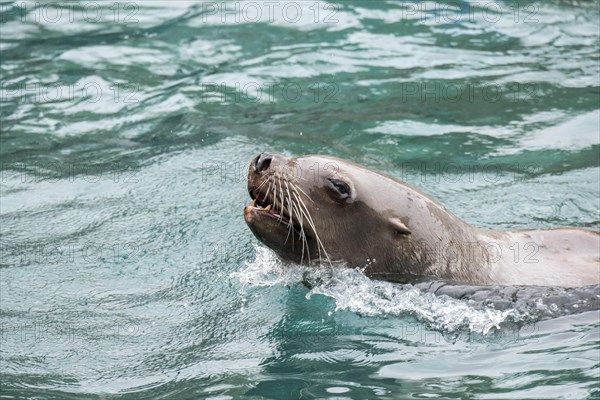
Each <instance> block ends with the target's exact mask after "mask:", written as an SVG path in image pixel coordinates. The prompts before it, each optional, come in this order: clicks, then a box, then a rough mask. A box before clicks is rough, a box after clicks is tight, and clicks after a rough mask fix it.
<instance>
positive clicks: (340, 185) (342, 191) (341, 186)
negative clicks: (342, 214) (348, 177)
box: [329, 178, 350, 199]
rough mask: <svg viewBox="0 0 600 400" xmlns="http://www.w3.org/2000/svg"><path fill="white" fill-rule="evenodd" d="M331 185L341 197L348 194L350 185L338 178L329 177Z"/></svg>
mask: <svg viewBox="0 0 600 400" xmlns="http://www.w3.org/2000/svg"><path fill="white" fill-rule="evenodd" d="M329 182H330V183H331V186H332V187H333V188H334V189H335V190H336V191H337V192H338V194H339V195H340V197H341V198H342V199H345V198H347V197H349V196H350V186H348V184H347V183H346V182H344V181H342V180H340V179H334V178H329Z"/></svg>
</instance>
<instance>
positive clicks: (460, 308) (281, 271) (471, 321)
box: [231, 246, 520, 335]
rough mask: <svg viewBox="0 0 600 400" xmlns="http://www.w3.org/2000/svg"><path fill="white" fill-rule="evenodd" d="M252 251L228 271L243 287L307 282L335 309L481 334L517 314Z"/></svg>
mask: <svg viewBox="0 0 600 400" xmlns="http://www.w3.org/2000/svg"><path fill="white" fill-rule="evenodd" d="M255 251H256V258H255V259H254V260H253V261H252V262H247V263H246V266H245V268H244V269H242V270H241V271H239V272H235V273H232V274H231V277H232V278H234V279H237V280H238V281H239V282H240V283H241V284H242V288H243V289H245V288H246V287H265V286H274V285H296V284H298V283H300V282H303V281H304V282H309V283H310V284H311V285H312V289H311V290H310V291H309V292H308V293H307V294H306V297H307V298H310V297H311V296H313V295H324V296H327V297H330V298H332V299H333V300H334V301H335V304H336V311H352V312H355V313H358V314H362V315H368V316H389V315H394V316H405V315H411V316H414V317H415V318H417V319H418V320H419V321H421V322H423V323H426V324H427V325H428V326H430V327H431V328H433V329H436V330H441V331H446V332H456V331H459V330H462V329H469V331H471V332H474V333H482V334H484V335H485V334H488V333H489V332H492V331H495V330H498V329H500V325H501V324H502V323H503V322H504V321H517V320H519V319H520V315H519V313H518V312H517V311H515V310H505V311H501V310H496V309H493V308H489V307H480V308H476V307H474V306H472V305H470V304H468V303H467V302H464V301H461V300H457V299H453V298H451V297H448V296H436V295H434V294H432V293H426V292H422V291H421V290H419V289H418V288H415V287H414V286H412V285H408V284H407V285H401V284H397V283H392V282H385V281H376V280H371V279H370V278H368V277H367V276H366V275H365V274H364V273H363V272H362V271H361V270H359V269H350V268H314V267H306V266H298V265H286V264H284V263H283V262H282V261H281V260H279V259H278V258H277V256H276V255H275V254H274V253H273V252H272V251H271V250H269V249H267V248H265V247H262V246H255Z"/></svg>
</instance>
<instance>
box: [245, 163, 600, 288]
mask: <svg viewBox="0 0 600 400" xmlns="http://www.w3.org/2000/svg"><path fill="white" fill-rule="evenodd" d="M248 191H249V193H250V197H251V199H252V205H250V206H246V207H245V208H244V217H245V220H246V223H247V224H248V226H249V227H250V229H251V231H252V232H253V233H254V235H255V236H256V237H257V238H258V239H259V240H260V241H261V242H263V243H264V244H265V245H267V246H268V247H270V248H271V249H273V250H274V251H275V252H276V253H277V254H278V255H279V256H280V257H281V258H283V259H284V260H288V261H293V262H296V263H309V264H323V263H325V264H327V265H345V266H348V267H359V268H363V269H364V272H365V273H366V274H367V275H368V276H370V277H372V278H376V279H385V280H391V281H396V282H402V283H417V282H423V281H428V280H443V281H446V282H450V283H454V284H467V285H535V286H557V287H565V288H568V287H581V286H587V285H594V284H599V283H600V235H599V234H598V233H597V232H592V231H586V230H581V229H574V228H561V229H534V230H519V231H500V230H484V229H479V228H476V227H473V226H471V225H469V224H467V223H465V222H463V221H462V220H460V219H459V218H458V217H456V216H454V215H453V214H452V213H450V212H449V211H448V210H447V209H446V208H444V207H443V206H442V205H440V204H439V203H437V202H436V201H434V200H433V199H431V198H430V197H428V196H426V195H425V194H423V193H422V192H420V191H418V190H417V189H415V188H413V187H411V186H409V185H407V184H406V183H404V182H401V181H399V180H396V179H394V178H391V177H389V176H386V175H383V174H380V173H378V172H375V171H372V170H370V169H368V168H366V167H364V166H361V165H358V164H355V163H352V162H350V161H345V160H342V159H338V158H334V157H329V156H315V155H310V156H304V157H298V158H287V157H284V156H282V155H279V154H274V153H268V152H265V153H262V154H260V155H258V156H257V157H256V158H254V159H253V160H252V161H251V162H250V169H249V172H248Z"/></svg>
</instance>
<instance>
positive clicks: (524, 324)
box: [0, 0, 600, 399]
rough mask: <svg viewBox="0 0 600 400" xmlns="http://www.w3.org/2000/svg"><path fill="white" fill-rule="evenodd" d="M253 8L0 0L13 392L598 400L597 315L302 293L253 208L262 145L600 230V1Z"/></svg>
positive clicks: (5, 297) (529, 222) (501, 212)
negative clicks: (255, 229) (252, 171)
mask: <svg viewBox="0 0 600 400" xmlns="http://www.w3.org/2000/svg"><path fill="white" fill-rule="evenodd" d="M253 4H255V5H256V6H254V5H252V6H248V5H247V3H233V2H231V3H228V6H230V8H229V10H233V13H225V12H223V9H221V3H199V2H186V1H169V2H167V1H148V2H129V3H111V2H106V3H100V4H97V3H93V4H92V3H86V2H82V3H45V2H41V3H40V2H27V1H25V2H5V3H2V5H1V6H2V14H1V18H2V19H1V21H2V24H1V25H0V29H1V40H0V51H1V53H0V54H1V57H0V58H1V60H0V71H1V74H2V75H1V78H2V98H1V101H2V103H1V105H2V107H1V109H0V117H1V140H2V145H1V146H0V154H1V155H2V185H1V196H2V197H1V201H2V202H1V206H2V210H1V211H2V212H1V221H0V222H1V242H2V260H1V261H2V268H1V269H0V274H1V286H0V288H1V292H0V300H1V301H0V319H1V323H2V346H1V352H2V361H1V374H2V394H3V396H4V398H24V397H25V398H44V399H49V398H56V399H59V398H61V399H62V398H74V399H75V398H77V399H81V398H110V397H117V398H119V397H122V398H132V399H133V398H139V399H149V398H181V399H184V398H214V399H227V398H239V397H242V396H248V397H250V398H256V399H260V398H268V399H290V398H338V399H339V398H347V399H365V398H376V397H378V398H388V399H398V398H461V399H465V398H478V399H492V398H493V399H500V398H507V399H508V398H535V399H540V398H573V399H581V398H596V397H598V396H600V387H599V384H598V381H599V378H600V373H599V369H598V368H599V356H598V354H599V352H600V345H599V343H600V321H599V315H598V312H597V311H591V312H586V313H580V314H573V315H568V316H563V317H558V318H550V319H545V320H538V319H536V317H535V313H534V312H533V310H531V311H532V315H529V316H528V317H529V319H527V316H526V315H524V314H522V313H521V314H519V313H517V314H515V313H514V312H511V311H510V310H508V311H501V310H495V309H490V308H485V307H484V308H482V307H476V306H474V305H471V304H468V303H466V302H461V301H459V300H453V299H448V298H436V297H434V296H431V295H428V294H426V293H422V292H420V291H418V290H416V289H414V288H411V287H408V286H400V285H393V284H388V283H385V282H373V281H370V280H368V279H366V278H365V277H364V276H363V275H362V274H360V273H359V272H357V271H352V270H349V271H337V274H334V276H331V275H327V274H326V275H324V276H323V279H324V280H323V284H321V285H317V286H315V287H313V288H310V289H309V288H307V287H306V286H305V285H303V284H302V279H303V270H302V269H301V268H299V267H289V266H285V265H282V264H281V263H280V262H278V261H277V260H276V259H274V258H273V257H272V254H271V253H270V252H269V251H268V250H266V249H265V248H264V247H263V246H261V245H259V244H258V243H257V241H256V240H255V239H254V237H253V236H252V235H251V233H250V231H249V230H248V228H247V227H246V225H245V223H244V221H243V216H242V208H243V206H244V204H247V203H248V200H249V199H248V195H247V192H246V188H245V170H246V165H247V163H248V162H249V160H250V159H251V158H252V157H254V156H255V155H256V154H257V153H259V152H261V151H263V150H265V149H270V150H272V151H276V152H280V153H283V154H286V155H290V156H291V155H301V154H309V153H320V154H329V155H335V156H338V157H342V158H346V159H350V160H353V161H355V162H358V163H361V164H365V165H367V166H369V167H371V168H374V169H377V170H379V171H382V172H385V173H388V174H390V175H393V176H395V177H397V178H399V179H403V180H405V181H407V182H409V183H411V184H413V185H415V186H417V187H419V188H421V189H422V190H423V191H425V192H426V193H428V194H429V195H431V196H432V197H434V198H436V199H438V200H439V201H440V202H442V203H443V204H444V205H445V206H446V207H447V208H448V209H450V210H451V211H452V212H454V213H455V214H456V215H458V216H459V217H461V218H463V219H464V220H465V221H467V222H469V223H471V224H473V225H476V226H479V227H484V228H494V229H501V228H525V227H531V228H536V227H539V228H543V227H562V226H575V227H582V228H588V229H596V230H597V229H598V228H599V227H600V222H599V221H600V215H599V205H598V196H599V193H600V172H599V171H600V170H599V151H600V144H599V142H600V139H599V136H600V128H599V125H600V122H599V120H600V111H599V110H600V107H599V102H600V96H599V95H600V91H599V88H600V82H599V74H600V67H599V65H600V64H599V61H600V59H599V49H600V40H599V37H598V32H599V29H600V26H599V25H600V23H599V21H600V18H599V12H598V8H597V5H596V3H594V2H589V3H588V2H583V1H581V2H577V3H576V4H572V2H562V1H549V2H541V3H530V4H517V3H511V2H497V3H485V4H483V3H481V4H479V5H478V3H477V2H473V3H470V2H442V3H436V2H427V3H423V4H421V3H419V4H416V3H400V2H396V1H380V0H376V1H344V2H331V3H324V2H308V1H301V2H300V1H298V2H275V4H274V5H272V6H269V5H267V4H266V3H263V2H255V3H253ZM236 5H239V9H238V11H236ZM269 7H272V8H271V9H270V8H269ZM257 10H260V15H258V14H256V12H257ZM270 10H271V11H272V12H273V13H272V14H270ZM284 10H285V11H284ZM317 11H318V14H317Z"/></svg>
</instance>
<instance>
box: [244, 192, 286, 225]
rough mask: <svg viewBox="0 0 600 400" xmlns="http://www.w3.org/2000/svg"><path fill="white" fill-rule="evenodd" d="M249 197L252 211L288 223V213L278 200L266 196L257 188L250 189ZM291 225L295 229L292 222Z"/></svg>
mask: <svg viewBox="0 0 600 400" xmlns="http://www.w3.org/2000/svg"><path fill="white" fill-rule="evenodd" d="M250 198H251V199H252V204H251V205H250V207H251V208H252V210H253V211H255V212H257V213H259V214H261V215H265V216H268V217H271V218H275V219H277V220H278V221H280V222H283V223H285V224H286V225H288V224H289V223H290V217H289V213H288V212H287V209H286V207H283V206H282V205H281V204H280V202H278V201H273V200H271V199H269V198H267V196H265V195H264V194H262V193H260V192H259V191H257V190H251V191H250ZM292 226H293V227H294V229H296V226H295V224H293V223H292Z"/></svg>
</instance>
